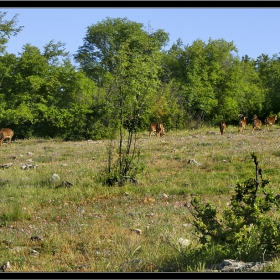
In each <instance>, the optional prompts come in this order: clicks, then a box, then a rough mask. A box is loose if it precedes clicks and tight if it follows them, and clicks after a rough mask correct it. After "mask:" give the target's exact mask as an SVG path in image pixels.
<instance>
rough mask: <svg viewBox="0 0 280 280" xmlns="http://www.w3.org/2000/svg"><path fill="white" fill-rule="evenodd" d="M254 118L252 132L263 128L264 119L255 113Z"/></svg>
mask: <svg viewBox="0 0 280 280" xmlns="http://www.w3.org/2000/svg"><path fill="white" fill-rule="evenodd" d="M252 120H253V130H252V133H253V132H254V130H255V129H257V130H260V129H261V126H262V121H261V120H260V119H259V118H258V116H257V115H254V117H253V119H252Z"/></svg>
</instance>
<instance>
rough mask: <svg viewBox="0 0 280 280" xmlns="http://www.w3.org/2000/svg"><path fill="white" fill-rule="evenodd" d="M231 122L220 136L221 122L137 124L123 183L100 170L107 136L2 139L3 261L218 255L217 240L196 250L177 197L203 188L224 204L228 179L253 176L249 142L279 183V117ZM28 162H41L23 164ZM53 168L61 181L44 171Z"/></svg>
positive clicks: (121, 266)
mask: <svg viewBox="0 0 280 280" xmlns="http://www.w3.org/2000/svg"><path fill="white" fill-rule="evenodd" d="M209 131H211V132H215V134H212V133H207V132H209ZM237 131H238V129H237V127H231V126H229V127H228V128H227V131H226V134H225V135H222V136H221V135H220V133H219V128H217V127H205V128H201V129H199V130H193V131H177V132H176V131H173V132H172V131H169V132H168V133H166V135H165V136H164V137H163V138H156V137H151V138H150V139H149V137H148V132H147V133H143V134H141V135H140V138H139V140H138V144H139V147H141V160H142V161H143V163H144V165H145V168H144V170H143V172H141V173H140V174H138V176H137V180H138V181H139V183H138V184H133V183H128V184H126V185H125V186H123V187H118V186H112V187H107V186H102V185H101V184H100V181H99V180H98V179H99V176H100V173H101V171H102V170H103V169H104V168H105V167H106V166H107V164H108V162H107V160H108V156H107V150H106V145H107V141H80V142H63V141H60V140H59V139H54V140H44V139H30V140H18V141H14V142H12V146H11V148H10V147H8V146H7V145H5V144H3V146H2V147H1V149H0V154H1V157H0V166H2V165H4V164H6V163H12V164H13V165H12V166H11V167H9V168H2V169H0V192H1V200H0V210H1V211H0V213H1V214H0V226H1V227H0V232H1V234H0V265H2V264H4V263H5V262H7V261H9V262H10V263H11V266H12V271H14V272H26V271H45V272H56V271H65V272H66V271H67V272H73V271H92V272H98V271H101V272H118V271H204V270H205V269H206V266H209V265H214V264H215V262H219V261H222V259H220V258H222V254H220V253H219V252H216V251H215V250H214V249H215V248H214V249H213V251H211V250H210V249H209V252H208V255H205V256H201V255H198V254H196V253H195V252H196V251H195V248H197V247H199V244H197V239H196V237H195V234H194V229H193V227H192V226H191V221H192V216H191V214H190V213H189V212H188V210H187V208H186V207H185V206H184V204H185V203H186V202H189V201H190V200H191V198H192V195H194V194H200V195H202V199H203V200H205V201H210V202H211V203H213V204H214V205H216V206H217V207H218V208H219V209H223V208H224V207H225V206H226V203H227V202H228V201H229V200H230V196H231V194H233V191H234V186H235V185H236V184H237V183H238V182H243V181H245V180H247V179H249V178H251V177H254V164H253V162H252V160H251V157H250V154H251V152H255V153H256V155H257V156H258V160H259V162H260V167H261V168H262V169H263V176H264V178H265V179H269V180H270V185H271V186H272V187H273V188H274V189H275V192H277V191H278V189H279V184H280V176H279V172H280V171H279V170H280V169H279V168H280V162H279V155H280V154H279V151H278V149H279V148H278V147H277V146H279V145H278V144H277V141H276V139H278V138H277V137H279V128H278V126H277V125H275V126H274V127H273V128H272V129H271V130H269V132H267V131H266V130H261V131H257V132H255V133H254V134H252V133H251V130H245V133H244V135H238V133H237ZM117 146H118V143H117V142H116V150H115V151H114V153H115V155H116V151H117ZM31 153H32V154H31ZM191 159H193V160H195V161H196V162H197V163H198V165H195V164H191V163H189V160H191ZM27 163H29V164H32V165H37V166H38V167H37V168H31V169H26V170H24V169H22V168H21V167H22V166H23V165H24V164H27ZM54 173H56V174H58V175H59V177H60V181H58V182H51V181H50V178H51V177H52V175H53V174H54ZM62 181H68V182H71V183H72V184H73V186H72V187H70V188H67V187H64V186H62V185H61V183H62ZM133 229H139V230H141V234H138V233H137V232H136V231H134V230H133ZM32 236H41V237H42V238H43V240H42V241H31V240H30V238H31V237H32ZM179 238H184V239H185V238H186V239H190V240H191V241H192V243H191V244H192V245H191V247H187V248H181V247H180V246H179V244H178V239H179ZM19 248H20V249H19ZM32 250H35V251H37V252H38V253H39V255H36V256H35V255H33V254H32ZM184 250H185V251H184ZM228 257H230V256H228ZM274 263H275V265H274V267H275V269H276V271H277V269H278V268H279V261H278V260H274Z"/></svg>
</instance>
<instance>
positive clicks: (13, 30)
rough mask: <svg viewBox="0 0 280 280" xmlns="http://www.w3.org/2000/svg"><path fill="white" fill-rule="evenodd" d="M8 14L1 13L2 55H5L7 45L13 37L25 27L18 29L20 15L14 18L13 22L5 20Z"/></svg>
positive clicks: (0, 42) (0, 37)
mask: <svg viewBox="0 0 280 280" xmlns="http://www.w3.org/2000/svg"><path fill="white" fill-rule="evenodd" d="M6 15H7V12H1V11H0V53H4V52H5V50H6V44H7V43H8V41H9V39H10V37H11V36H16V35H17V34H18V33H19V32H20V31H21V30H22V29H23V27H24V26H19V27H17V23H18V20H17V17H18V14H16V15H15V16H13V18H12V19H11V20H4V18H5V17H6Z"/></svg>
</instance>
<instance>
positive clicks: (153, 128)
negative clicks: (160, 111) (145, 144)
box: [149, 122, 164, 137]
mask: <svg viewBox="0 0 280 280" xmlns="http://www.w3.org/2000/svg"><path fill="white" fill-rule="evenodd" d="M152 132H155V133H156V137H158V134H159V135H160V137H163V135H164V126H163V123H162V122H158V123H151V124H150V133H149V137H151V134H152Z"/></svg>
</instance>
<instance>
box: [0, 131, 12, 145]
mask: <svg viewBox="0 0 280 280" xmlns="http://www.w3.org/2000/svg"><path fill="white" fill-rule="evenodd" d="M13 136H14V132H13V131H12V130H11V129H10V128H2V129H1V130H0V147H1V146H2V143H3V141H4V140H5V139H8V145H10V146H11V142H12V138H13Z"/></svg>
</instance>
